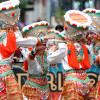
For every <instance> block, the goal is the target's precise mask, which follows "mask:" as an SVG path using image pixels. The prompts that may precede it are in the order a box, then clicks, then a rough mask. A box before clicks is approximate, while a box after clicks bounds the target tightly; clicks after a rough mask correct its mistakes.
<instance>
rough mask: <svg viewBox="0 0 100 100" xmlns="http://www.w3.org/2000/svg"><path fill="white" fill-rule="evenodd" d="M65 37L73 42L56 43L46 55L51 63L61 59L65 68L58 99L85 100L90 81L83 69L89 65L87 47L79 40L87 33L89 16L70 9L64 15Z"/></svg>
mask: <svg viewBox="0 0 100 100" xmlns="http://www.w3.org/2000/svg"><path fill="white" fill-rule="evenodd" d="M64 18H65V30H66V34H67V38H69V39H71V40H72V42H73V43H69V44H67V45H65V44H64V43H59V44H58V50H56V51H55V52H54V50H55V48H51V54H50V55H49V56H48V57H47V59H48V63H51V64H52V61H53V62H57V60H59V59H62V64H63V67H64V69H65V70H66V78H65V82H64V84H63V88H62V93H61V96H60V98H59V100H87V96H86V95H87V94H88V93H89V90H90V85H91V83H90V81H89V78H88V77H87V74H86V72H85V70H87V69H89V68H90V67H91V65H90V61H89V55H88V49H87V48H86V46H84V45H82V44H81V40H83V37H84V36H85V35H86V33H87V29H88V27H89V26H90V24H91V18H90V17H89V16H88V15H87V14H85V13H83V12H80V11H78V10H70V11H68V12H66V14H65V15H64Z"/></svg>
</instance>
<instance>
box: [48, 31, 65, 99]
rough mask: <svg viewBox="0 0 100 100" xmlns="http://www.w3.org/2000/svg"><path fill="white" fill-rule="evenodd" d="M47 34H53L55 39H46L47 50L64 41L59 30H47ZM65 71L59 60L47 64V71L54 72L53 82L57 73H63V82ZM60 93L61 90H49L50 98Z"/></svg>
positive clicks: (56, 96)
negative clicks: (55, 62)
mask: <svg viewBox="0 0 100 100" xmlns="http://www.w3.org/2000/svg"><path fill="white" fill-rule="evenodd" d="M48 34H49V35H50V36H54V37H55V39H49V40H48V47H49V50H48V51H50V48H51V47H52V46H55V47H56V48H57V45H58V43H66V41H65V39H66V37H65V36H64V35H63V34H61V33H60V32H59V31H56V30H49V31H48ZM65 72H66V71H65V69H64V68H63V66H62V63H61V60H60V61H58V62H57V64H50V65H49V73H52V74H54V77H55V84H57V76H58V73H61V74H62V75H63V77H62V78H63V82H64V80H65V75H66V74H65ZM63 82H62V83H63ZM62 85H63V84H62ZM60 93H61V90H56V91H53V90H51V98H52V100H58V98H59V96H60Z"/></svg>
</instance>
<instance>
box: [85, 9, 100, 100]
mask: <svg viewBox="0 0 100 100" xmlns="http://www.w3.org/2000/svg"><path fill="white" fill-rule="evenodd" d="M83 12H85V13H86V14H88V15H89V16H90V17H91V19H92V24H91V25H90V27H89V31H88V38H89V39H90V40H91V42H92V43H91V45H90V46H87V47H88V49H89V51H90V54H91V55H92V58H93V60H92V66H91V68H90V69H88V70H87V71H86V72H94V71H95V73H96V74H100V10H96V9H90V8H88V9H85V10H84V11H83ZM99 78H100V75H99V76H98V81H97V84H96V85H95V86H94V87H93V88H91V92H90V93H89V95H88V99H93V100H96V99H98V100H99V99H100V88H99V86H100V79H99ZM92 81H93V79H92Z"/></svg>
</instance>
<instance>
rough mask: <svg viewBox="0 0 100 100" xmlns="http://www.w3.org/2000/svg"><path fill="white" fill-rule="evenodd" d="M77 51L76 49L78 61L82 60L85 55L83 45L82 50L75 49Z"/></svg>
mask: <svg viewBox="0 0 100 100" xmlns="http://www.w3.org/2000/svg"><path fill="white" fill-rule="evenodd" d="M75 51H76V57H77V61H78V62H81V61H82V59H83V57H82V56H83V47H82V48H81V50H80V51H79V52H78V51H77V50H76V49H75Z"/></svg>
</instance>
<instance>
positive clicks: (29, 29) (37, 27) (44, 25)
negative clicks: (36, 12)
mask: <svg viewBox="0 0 100 100" xmlns="http://www.w3.org/2000/svg"><path fill="white" fill-rule="evenodd" d="M48 27H49V23H48V22H46V21H41V22H36V23H32V24H30V25H27V26H25V27H24V28H23V29H22V32H23V36H24V37H29V36H33V37H42V36H45V35H47V34H48Z"/></svg>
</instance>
